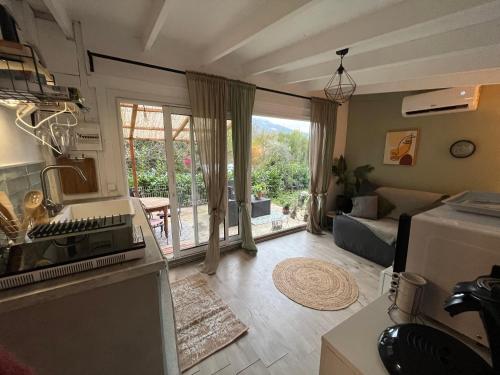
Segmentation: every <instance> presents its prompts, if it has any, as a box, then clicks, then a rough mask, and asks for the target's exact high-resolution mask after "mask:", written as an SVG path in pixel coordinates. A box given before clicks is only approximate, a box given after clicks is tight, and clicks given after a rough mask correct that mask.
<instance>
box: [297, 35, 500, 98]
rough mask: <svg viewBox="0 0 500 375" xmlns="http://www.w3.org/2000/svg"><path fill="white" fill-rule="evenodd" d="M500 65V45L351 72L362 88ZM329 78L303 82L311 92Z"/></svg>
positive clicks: (305, 87) (320, 87)
mask: <svg viewBox="0 0 500 375" xmlns="http://www.w3.org/2000/svg"><path fill="white" fill-rule="evenodd" d="M499 66H500V44H496V45H490V46H485V47H478V48H472V49H468V50H465V51H459V52H452V53H448V54H444V55H441V56H432V57H430V58H424V59H419V60H414V61H409V62H408V61H405V62H402V63H400V64H392V65H386V66H380V67H373V68H366V69H362V70H359V71H351V73H352V74H351V75H352V76H353V77H354V79H355V80H356V83H357V84H358V87H359V89H360V90H361V88H362V87H363V86H365V85H373V84H386V83H389V82H393V83H397V82H404V81H408V80H413V79H424V78H428V77H434V76H444V75H450V74H460V73H464V72H477V71H482V70H487V69H495V68H498V67H499ZM326 83H327V79H319V80H316V81H310V82H307V83H303V84H302V87H303V88H304V89H306V90H308V91H316V90H321V89H323V88H324V86H325V84H326Z"/></svg>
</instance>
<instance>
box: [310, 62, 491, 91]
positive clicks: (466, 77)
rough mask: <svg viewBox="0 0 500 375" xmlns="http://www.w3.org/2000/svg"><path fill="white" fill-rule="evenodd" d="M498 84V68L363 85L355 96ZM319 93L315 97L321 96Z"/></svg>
mask: <svg viewBox="0 0 500 375" xmlns="http://www.w3.org/2000/svg"><path fill="white" fill-rule="evenodd" d="M499 83H500V68H494V69H486V70H479V71H471V72H460V73H454V74H444V75H438V76H432V77H426V78H415V79H409V80H406V81H400V82H385V83H375V84H371V85H363V86H361V87H359V88H358V89H357V90H356V93H355V95H362V94H377V93H384V92H398V91H415V90H432V89H442V88H448V87H458V86H476V85H495V84H499ZM321 94H322V91H321V92H318V93H316V95H321Z"/></svg>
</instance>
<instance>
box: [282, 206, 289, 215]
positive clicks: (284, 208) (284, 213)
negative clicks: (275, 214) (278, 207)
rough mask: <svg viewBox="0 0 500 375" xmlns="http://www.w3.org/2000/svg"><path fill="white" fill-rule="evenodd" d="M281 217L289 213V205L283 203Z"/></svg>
mask: <svg viewBox="0 0 500 375" xmlns="http://www.w3.org/2000/svg"><path fill="white" fill-rule="evenodd" d="M282 212H283V215H288V214H289V213H290V203H285V204H284V205H283V209H282Z"/></svg>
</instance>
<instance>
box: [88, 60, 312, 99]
mask: <svg viewBox="0 0 500 375" xmlns="http://www.w3.org/2000/svg"><path fill="white" fill-rule="evenodd" d="M87 55H88V57H89V67H90V71H91V72H94V71H95V69H94V57H98V58H100V59H105V60H111V61H118V62H122V63H125V64H131V65H138V66H142V67H144V68H150V69H156V70H163V71H165V72H170V73H176V74H183V75H186V71H184V70H179V69H173V68H168V67H166V66H160V65H154V64H148V63H144V62H141V61H136V60H129V59H124V58H122V57H116V56H111V55H105V54H102V53H97V52H91V51H89V50H87ZM257 90H261V91H267V92H272V93H273V94H280V95H286V96H292V97H294V98H299V99H306V100H311V98H310V97H308V96H303V95H299V94H293V93H291V92H285V91H279V90H273V89H269V88H267V87H260V86H257Z"/></svg>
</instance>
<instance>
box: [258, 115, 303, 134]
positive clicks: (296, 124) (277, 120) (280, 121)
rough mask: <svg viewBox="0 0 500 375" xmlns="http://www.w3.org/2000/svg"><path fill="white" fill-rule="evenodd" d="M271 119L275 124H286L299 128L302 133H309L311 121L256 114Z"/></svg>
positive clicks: (285, 125) (288, 126) (295, 128)
mask: <svg viewBox="0 0 500 375" xmlns="http://www.w3.org/2000/svg"><path fill="white" fill-rule="evenodd" d="M254 117H257V118H262V119H265V120H267V121H270V122H272V123H274V124H278V125H281V126H284V127H286V128H288V129H292V130H299V131H300V132H301V133H305V134H309V124H310V123H309V121H299V120H289V119H283V118H277V117H267V116H254Z"/></svg>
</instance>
